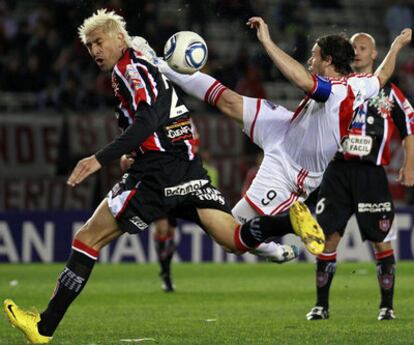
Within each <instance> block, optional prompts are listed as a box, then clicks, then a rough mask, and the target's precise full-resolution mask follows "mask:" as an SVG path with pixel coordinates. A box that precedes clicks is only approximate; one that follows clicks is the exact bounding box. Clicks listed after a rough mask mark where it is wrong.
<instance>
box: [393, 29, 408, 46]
mask: <svg viewBox="0 0 414 345" xmlns="http://www.w3.org/2000/svg"><path fill="white" fill-rule="evenodd" d="M411 35H412V30H411V29H410V28H405V29H404V30H402V31H401V33H400V34H399V35H398V36H397V37H395V38H394V41H393V42H392V44H391V47H392V48H394V47H395V48H397V49H401V48H403V47H405V46H406V45H407V44H409V43H410V42H411Z"/></svg>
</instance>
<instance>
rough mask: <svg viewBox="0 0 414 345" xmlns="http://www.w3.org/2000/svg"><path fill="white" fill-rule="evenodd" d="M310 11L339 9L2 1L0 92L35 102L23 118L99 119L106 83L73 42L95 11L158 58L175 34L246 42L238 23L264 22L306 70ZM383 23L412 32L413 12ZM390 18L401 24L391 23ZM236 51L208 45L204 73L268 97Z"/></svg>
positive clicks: (168, 0)
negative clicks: (83, 114)
mask: <svg viewBox="0 0 414 345" xmlns="http://www.w3.org/2000/svg"><path fill="white" fill-rule="evenodd" d="M309 6H312V7H321V8H334V9H340V7H341V1H339V0H335V1H334V0H330V1H326V0H318V1H312V2H310V1H309V0H300V1H289V0H280V1H277V5H272V6H270V5H269V2H268V1H265V0H256V1H252V0H208V1H189V0H188V1H183V0H160V1H154V0H140V1H135V0H97V1H92V0H82V1H79V0H43V1H33V0H24V1H13V0H0V56H1V57H0V90H1V91H3V92H17V93H21V92H29V93H32V94H34V95H35V97H34V99H35V102H34V104H33V109H29V110H45V109H51V110H54V111H65V110H71V111H89V110H98V111H99V109H101V108H104V107H107V106H111V105H112V102H113V97H112V90H111V84H110V80H109V76H108V75H105V74H102V73H99V71H98V69H97V67H96V66H95V65H94V64H93V62H92V61H91V60H90V59H89V57H88V54H87V51H86V49H85V48H84V47H83V46H82V44H81V43H80V41H79V39H78V36H77V27H78V26H79V25H80V24H81V23H82V21H83V19H84V18H85V17H86V16H88V15H90V14H91V13H92V11H94V10H95V9H97V8H102V7H105V8H108V9H111V10H115V11H116V12H117V13H119V14H121V15H122V16H124V17H125V19H126V21H127V26H128V31H129V32H130V33H131V34H132V35H140V36H144V37H145V38H146V39H147V40H148V41H149V42H150V43H151V45H152V46H153V47H154V48H155V50H156V52H157V53H158V54H162V49H163V45H164V43H165V42H166V40H167V39H168V37H170V36H171V35H172V34H173V33H175V32H177V31H180V30H194V31H197V32H199V33H200V34H201V35H202V36H204V37H206V35H207V34H208V32H207V30H208V28H209V25H215V23H220V22H222V23H223V22H226V23H228V25H229V26H232V30H237V31H239V32H241V35H238V36H235V39H239V40H242V41H243V40H247V41H250V42H251V41H253V40H255V34H254V32H253V31H250V30H249V29H247V28H246V27H245V25H244V23H245V22H246V20H247V18H249V17H250V16H252V15H262V16H265V17H267V18H268V20H270V21H271V22H272V25H271V27H272V29H273V30H276V31H277V32H278V36H279V37H281V38H283V40H282V43H281V45H282V47H283V48H285V49H286V50H288V51H289V53H291V54H292V55H293V56H294V57H295V58H296V59H298V60H299V61H301V62H305V61H306V59H307V55H308V50H309V47H308V40H309V31H310V23H309V20H308V18H307V12H308V9H309ZM165 9H166V10H165ZM384 15H385V24H386V26H387V28H388V31H389V33H390V37H394V36H395V32H398V30H400V27H401V26H410V27H412V22H413V16H412V8H411V7H410V6H409V2H408V1H406V0H397V1H393V2H390V4H389V7H388V9H387V11H386V13H385V14H384ZM396 17H398V18H400V19H401V20H393V18H396ZM283 41H284V42H286V44H285V46H284V43H283ZM240 47H241V48H240V49H239V51H238V52H237V53H236V54H234V57H232V58H231V60H230V61H229V59H228V58H226V57H222V56H221V55H220V54H219V49H217V48H218V47H216V46H214V43H213V44H212V45H211V46H210V45H209V50H210V52H209V53H210V56H209V62H208V66H207V68H208V72H209V73H211V74H213V75H214V76H215V77H217V78H219V79H220V80H222V81H223V83H224V84H226V85H227V86H229V87H231V88H234V89H236V90H237V91H238V92H240V93H242V94H245V95H248V96H253V97H266V96H268V95H266V90H265V87H264V84H263V83H264V82H265V81H271V80H274V79H275V78H278V77H280V76H279V75H278V74H277V71H276V69H275V68H274V67H272V64H271V62H270V60H269V59H268V58H267V57H266V56H265V55H264V54H263V53H254V52H253V53H252V52H251V51H249V49H246V46H245V45H244V44H242V43H241V44H240ZM413 65H414V62H411V63H408V64H406V65H405V66H404V68H405V70H404V71H405V72H406V74H407V75H408V76H410V75H414V67H413ZM412 80H414V77H413V78H407V80H406V81H405V82H406V84H407V85H408V86H411V84H413V83H414V82H413V81H412ZM410 89H412V90H414V88H413V87H410ZM410 96H412V95H410Z"/></svg>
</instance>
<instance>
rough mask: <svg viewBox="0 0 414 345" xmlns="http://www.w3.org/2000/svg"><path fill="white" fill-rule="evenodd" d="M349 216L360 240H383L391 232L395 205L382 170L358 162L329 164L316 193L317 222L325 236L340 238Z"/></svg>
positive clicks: (379, 167)
mask: <svg viewBox="0 0 414 345" xmlns="http://www.w3.org/2000/svg"><path fill="white" fill-rule="evenodd" d="M352 214H355V216H356V219H357V222H358V226H359V231H360V233H361V237H362V240H364V241H365V240H369V241H372V242H383V241H384V239H386V237H387V235H388V234H389V232H390V231H391V229H392V227H391V226H392V222H393V220H394V204H393V201H392V198H391V193H390V191H389V189H388V181H387V176H386V174H385V171H384V168H383V167H382V166H375V165H372V164H367V163H361V162H358V161H342V160H336V161H332V162H331V163H330V164H329V165H328V168H327V169H326V171H325V174H324V176H323V179H322V183H321V185H320V189H319V194H318V203H317V206H316V216H317V219H318V222H319V224H320V225H321V226H322V228H323V231H324V232H325V234H326V235H330V234H333V233H334V232H339V233H340V234H341V235H343V234H344V231H345V227H346V224H347V223H348V220H349V218H350V217H351V216H352ZM390 235H391V234H390ZM387 240H388V239H387Z"/></svg>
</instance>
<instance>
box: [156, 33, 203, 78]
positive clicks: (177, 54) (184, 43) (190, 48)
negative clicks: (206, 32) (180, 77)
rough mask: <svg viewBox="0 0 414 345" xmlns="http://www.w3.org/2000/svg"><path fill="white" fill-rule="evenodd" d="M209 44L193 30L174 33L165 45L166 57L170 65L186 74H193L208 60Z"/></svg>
mask: <svg viewBox="0 0 414 345" xmlns="http://www.w3.org/2000/svg"><path fill="white" fill-rule="evenodd" d="M207 55H208V50H207V44H206V42H205V41H204V40H203V38H202V37H201V36H200V35H198V34H196V33H195V32H192V31H180V32H177V33H176V34H174V35H172V36H171V37H170V38H169V39H168V41H167V43H166V44H165V46H164V58H165V61H167V63H168V65H170V67H171V68H172V69H173V70H175V71H177V72H179V73H185V74H192V73H194V72H196V71H199V70H200V69H202V68H203V67H204V65H205V64H206V61H207Z"/></svg>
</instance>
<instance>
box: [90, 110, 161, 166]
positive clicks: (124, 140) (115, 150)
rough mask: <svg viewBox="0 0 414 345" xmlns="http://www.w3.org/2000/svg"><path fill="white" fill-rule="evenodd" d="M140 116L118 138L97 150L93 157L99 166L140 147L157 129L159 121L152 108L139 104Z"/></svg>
mask: <svg viewBox="0 0 414 345" xmlns="http://www.w3.org/2000/svg"><path fill="white" fill-rule="evenodd" d="M138 111H139V114H140V116H137V117H136V120H135V122H134V123H133V124H132V125H130V126H129V127H128V128H127V129H126V130H125V131H124V132H123V133H122V134H121V135H120V136H119V137H118V138H116V139H115V140H114V141H112V142H111V143H109V144H108V145H106V146H105V147H104V148H102V149H101V150H99V151H98V152H97V153H96V154H95V157H96V159H97V160H98V162H99V163H100V164H101V165H106V164H107V163H109V162H111V161H113V160H116V159H119V158H121V157H122V155H123V154H127V153H130V152H131V151H133V150H135V149H136V148H137V147H138V146H139V145H141V144H142V143H143V142H144V141H145V140H146V139H147V138H148V137H149V136H150V135H151V134H152V133H153V132H154V131H155V130H156V129H157V127H158V122H159V119H158V117H157V113H156V112H155V111H154V109H153V107H151V106H149V105H148V104H145V103H141V104H140V105H139V109H138Z"/></svg>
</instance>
